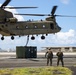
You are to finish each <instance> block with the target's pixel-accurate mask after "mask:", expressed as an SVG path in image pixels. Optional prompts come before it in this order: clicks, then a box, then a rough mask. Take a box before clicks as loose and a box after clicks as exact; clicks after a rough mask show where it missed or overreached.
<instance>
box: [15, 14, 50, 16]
mask: <svg viewBox="0 0 76 75" xmlns="http://www.w3.org/2000/svg"><path fill="white" fill-rule="evenodd" d="M15 15H26V16H51V15H50V14H15Z"/></svg>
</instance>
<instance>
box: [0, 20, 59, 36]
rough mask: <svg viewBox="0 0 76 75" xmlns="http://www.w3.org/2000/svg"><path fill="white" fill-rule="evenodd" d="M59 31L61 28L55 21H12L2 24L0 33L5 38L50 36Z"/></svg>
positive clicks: (0, 24)
mask: <svg viewBox="0 0 76 75" xmlns="http://www.w3.org/2000/svg"><path fill="white" fill-rule="evenodd" d="M59 31H60V27H58V25H56V23H55V22H53V21H20V22H12V21H11V22H6V23H0V33H1V34H2V35H3V36H10V35H14V36H16V35H21V36H22V35H36V34H37V35H38V34H50V33H57V32H59Z"/></svg>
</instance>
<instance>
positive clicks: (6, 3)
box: [1, 0, 11, 8]
mask: <svg viewBox="0 0 76 75" xmlns="http://www.w3.org/2000/svg"><path fill="white" fill-rule="evenodd" d="M10 1H11V0H6V1H5V2H4V3H3V4H2V5H1V8H3V7H4V6H7V5H8V3H9V2H10Z"/></svg>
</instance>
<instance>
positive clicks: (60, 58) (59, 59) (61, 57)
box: [56, 50, 64, 67]
mask: <svg viewBox="0 0 76 75" xmlns="http://www.w3.org/2000/svg"><path fill="white" fill-rule="evenodd" d="M56 55H57V66H59V61H61V63H62V67H64V62H63V52H61V50H59V51H58V52H57V54H56Z"/></svg>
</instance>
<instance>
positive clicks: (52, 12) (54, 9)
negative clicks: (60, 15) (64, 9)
mask: <svg viewBox="0 0 76 75" xmlns="http://www.w3.org/2000/svg"><path fill="white" fill-rule="evenodd" d="M56 9H57V6H54V7H53V8H52V11H51V15H54V13H55V11H56Z"/></svg>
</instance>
